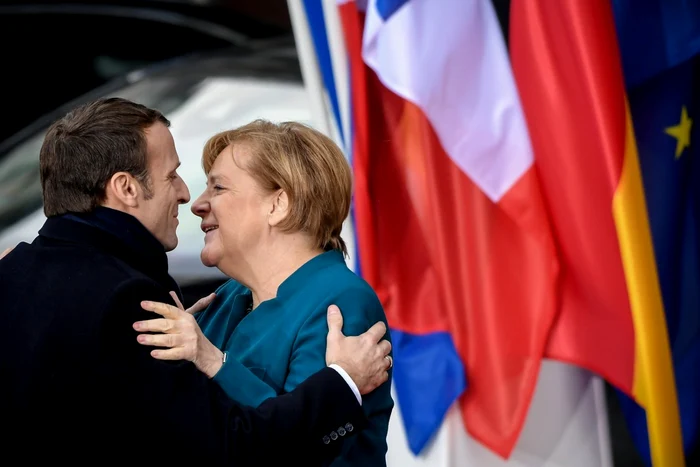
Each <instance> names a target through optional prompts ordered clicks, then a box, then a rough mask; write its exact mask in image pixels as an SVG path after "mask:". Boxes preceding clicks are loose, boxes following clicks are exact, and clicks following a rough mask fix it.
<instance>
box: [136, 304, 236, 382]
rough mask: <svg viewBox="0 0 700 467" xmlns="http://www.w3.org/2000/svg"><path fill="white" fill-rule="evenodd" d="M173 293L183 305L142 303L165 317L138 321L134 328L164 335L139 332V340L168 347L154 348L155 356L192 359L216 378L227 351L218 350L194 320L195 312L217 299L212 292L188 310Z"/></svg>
mask: <svg viewBox="0 0 700 467" xmlns="http://www.w3.org/2000/svg"><path fill="white" fill-rule="evenodd" d="M170 295H171V296H172V297H173V299H174V300H175V303H177V306H178V307H179V308H175V307H174V306H172V305H168V304H166V303H160V302H148V301H145V302H141V308H143V309H144V310H147V311H152V312H154V313H158V314H159V315H161V316H162V317H163V318H156V319H150V320H147V321H137V322H136V323H134V329H136V330H137V331H139V333H145V332H155V333H161V334H139V335H138V337H137V340H138V342H139V343H140V344H143V345H152V346H156V347H164V348H162V349H155V350H153V351H151V356H152V357H153V358H157V359H159V360H189V361H191V362H192V363H194V364H195V366H196V367H197V368H198V369H199V371H201V372H202V373H204V374H206V375H207V376H208V377H209V378H213V377H214V375H215V374H216V373H217V372H218V371H219V369H220V368H221V365H222V364H223V352H221V350H219V349H217V348H216V346H214V344H212V343H211V342H210V341H209V339H207V338H206V336H204V334H203V333H202V330H201V329H200V327H199V324H197V321H196V320H195V319H194V316H192V315H193V314H195V313H197V312H199V311H201V310H203V309H204V308H206V307H207V306H208V305H209V304H210V303H211V301H212V300H213V299H214V296H215V295H214V294H210V295H209V296H207V297H204V298H202V299H200V300H198V301H197V303H195V304H194V305H192V307H190V308H188V309H187V310H185V307H184V306H182V303H180V300H179V299H178V298H177V294H175V292H170Z"/></svg>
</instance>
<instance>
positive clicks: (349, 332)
mask: <svg viewBox="0 0 700 467" xmlns="http://www.w3.org/2000/svg"><path fill="white" fill-rule="evenodd" d="M331 303H334V304H336V305H338V307H340V309H341V310H342V311H343V334H345V335H346V336H357V335H360V334H362V333H363V332H366V331H367V330H368V329H369V328H370V327H371V326H372V325H373V324H374V323H376V322H377V321H383V322H384V324H387V322H386V317H385V315H384V310H383V308H382V305H381V303H380V301H379V299H378V298H377V296H376V295H375V294H374V292H373V291H371V290H369V289H365V288H352V289H347V290H345V291H343V292H342V293H340V294H339V295H337V296H333V297H327V298H326V299H325V301H324V302H323V303H322V305H321V306H320V307H319V310H317V312H316V313H314V314H313V315H311V316H310V317H309V319H308V320H307V321H306V322H305V323H304V324H303V325H302V327H301V329H300V330H299V334H298V335H297V337H296V340H295V342H294V350H293V352H292V357H291V360H290V363H289V373H288V375H287V379H286V381H285V390H287V391H291V390H293V389H294V388H298V387H300V385H301V384H302V383H303V381H304V380H306V379H307V378H308V377H309V376H311V375H313V374H314V373H315V372H317V371H318V370H320V369H321V368H323V367H324V366H325V364H326V363H325V352H326V334H327V333H328V324H327V320H326V307H327V306H328V305H330V304H331ZM387 329H388V324H387ZM385 338H388V339H390V336H389V335H388V334H387V335H386V336H385ZM392 373H393V372H392V370H390V373H389V374H390V377H391V375H392ZM390 381H391V379H390V380H389V381H387V382H386V383H384V384H383V385H381V386H380V387H379V388H377V389H376V390H374V391H373V392H372V393H371V394H368V395H366V396H364V397H363V401H362V407H363V410H364V412H365V415H367V417H368V420H369V424H368V426H367V428H366V429H365V430H364V431H363V432H362V433H360V434H359V436H355V437H353V438H352V439H349V440H348V442H347V443H345V444H344V446H343V447H342V458H341V459H340V460H338V461H336V462H335V463H334V464H333V465H334V467H341V466H345V465H372V466H383V465H386V452H387V449H388V446H387V442H386V437H387V433H388V431H389V418H390V416H391V412H392V410H393V407H394V401H393V399H392V397H391V382H390ZM340 434H342V435H345V434H346V430H341V431H340Z"/></svg>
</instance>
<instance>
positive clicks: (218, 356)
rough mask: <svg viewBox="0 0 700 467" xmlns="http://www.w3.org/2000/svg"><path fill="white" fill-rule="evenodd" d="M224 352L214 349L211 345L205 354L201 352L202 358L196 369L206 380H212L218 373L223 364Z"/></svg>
mask: <svg viewBox="0 0 700 467" xmlns="http://www.w3.org/2000/svg"><path fill="white" fill-rule="evenodd" d="M224 356H225V354H224V352H222V351H221V350H219V349H218V348H216V347H215V346H214V345H213V344H211V345H210V347H209V349H208V350H207V351H206V352H203V358H202V360H201V362H198V363H199V364H198V365H197V367H198V368H199V370H200V371H201V372H202V373H204V374H205V375H207V377H208V378H213V377H214V376H216V374H217V373H218V372H219V370H220V369H221V367H222V366H223V364H224Z"/></svg>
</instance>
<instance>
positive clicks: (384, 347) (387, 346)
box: [377, 339, 391, 355]
mask: <svg viewBox="0 0 700 467" xmlns="http://www.w3.org/2000/svg"><path fill="white" fill-rule="evenodd" d="M377 346H378V347H379V350H380V351H381V352H382V355H389V354H390V353H391V342H389V341H388V340H386V339H384V340H383V341H381V342H380V343H379V344H377Z"/></svg>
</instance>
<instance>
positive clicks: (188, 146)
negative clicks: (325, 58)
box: [0, 48, 313, 303]
mask: <svg viewBox="0 0 700 467" xmlns="http://www.w3.org/2000/svg"><path fill="white" fill-rule="evenodd" d="M100 96H121V97H125V98H127V99H131V100H133V101H136V102H140V103H142V104H144V105H147V106H149V107H153V108H157V109H159V110H161V111H162V112H163V113H164V114H165V115H166V117H167V118H168V119H170V121H171V122H172V125H171V131H172V133H173V136H174V138H175V144H176V147H177V150H178V153H179V155H180V159H181V162H182V165H181V168H180V170H179V172H180V174H181V176H182V178H183V179H184V180H185V182H186V183H187V185H188V186H189V188H190V192H191V194H192V200H194V199H196V197H197V196H198V195H199V194H200V193H201V192H202V191H203V190H204V188H205V177H204V173H203V171H202V167H201V161H200V157H201V154H202V148H203V146H204V143H205V141H206V140H207V139H208V138H209V137H210V136H212V135H213V134H214V133H216V132H218V131H220V130H225V129H230V128H232V127H235V126H238V125H241V124H244V123H247V122H249V121H251V120H253V119H255V118H266V119H268V120H272V121H285V120H295V121H300V122H303V123H306V124H309V125H312V124H313V122H312V116H311V110H310V105H309V102H308V96H307V93H306V91H305V89H304V87H303V84H302V79H301V72H300V70H299V62H298V59H297V57H296V53H295V52H294V49H293V48H292V49H288V48H278V49H270V50H265V51H257V52H255V53H241V52H240V50H238V49H236V50H232V51H230V52H223V51H222V52H211V53H206V54H197V55H191V56H187V57H183V58H180V59H177V60H172V61H168V62H166V63H164V64H160V65H157V66H151V67H148V68H145V69H140V70H137V71H134V72H131V73H129V74H127V75H126V76H123V77H120V78H117V79H115V80H113V81H111V82H109V83H108V84H107V85H105V86H102V87H100V88H98V89H96V90H94V91H92V92H90V93H88V94H85V95H83V96H82V97H80V98H79V99H76V100H74V101H72V102H70V103H67V104H66V105H64V106H61V107H60V108H58V109H56V110H55V111H54V112H51V113H49V114H48V115H45V116H44V117H42V118H41V119H39V120H38V121H36V122H34V124H32V125H30V126H28V127H26V128H24V129H23V130H22V131H20V132H19V133H17V134H15V135H14V136H13V137H11V138H9V139H8V140H6V141H4V142H3V143H2V144H0V251H2V250H4V249H5V248H7V247H11V246H14V245H16V244H17V243H19V242H21V241H27V242H31V241H32V240H33V239H34V237H35V236H36V235H37V231H38V230H39V229H40V228H41V226H42V225H43V223H44V221H45V216H44V213H43V208H42V199H41V185H40V178H39V149H40V147H41V144H42V142H43V138H44V135H45V133H46V130H47V128H48V126H49V125H50V124H51V123H52V122H53V121H55V120H56V119H58V118H60V117H61V116H62V115H63V114H65V113H66V112H67V110H68V109H70V108H72V107H75V106H76V105H78V104H80V103H83V102H86V101H89V100H92V99H94V98H97V97H100ZM190 204H191V202H190ZM190 204H188V205H185V206H182V207H181V209H180V226H179V228H178V236H179V238H180V242H179V246H178V247H177V249H175V250H174V251H172V252H170V253H169V260H170V273H171V275H172V276H173V277H174V278H175V279H176V280H177V281H178V283H179V284H180V285H181V287H182V289H183V292H184V293H185V295H186V302H188V303H192V302H193V301H194V300H196V299H197V298H199V297H201V296H203V295H205V294H207V293H209V292H211V291H212V289H213V288H214V287H216V286H217V285H218V284H220V283H222V282H223V280H224V279H225V278H224V276H223V275H222V273H221V272H219V271H218V270H217V269H216V268H207V267H205V266H203V265H202V264H201V261H200V259H199V254H200V251H201V248H202V246H203V245H204V235H203V233H202V232H201V230H200V219H199V218H198V217H196V216H194V215H193V214H192V213H191V212H189V210H190Z"/></svg>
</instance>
